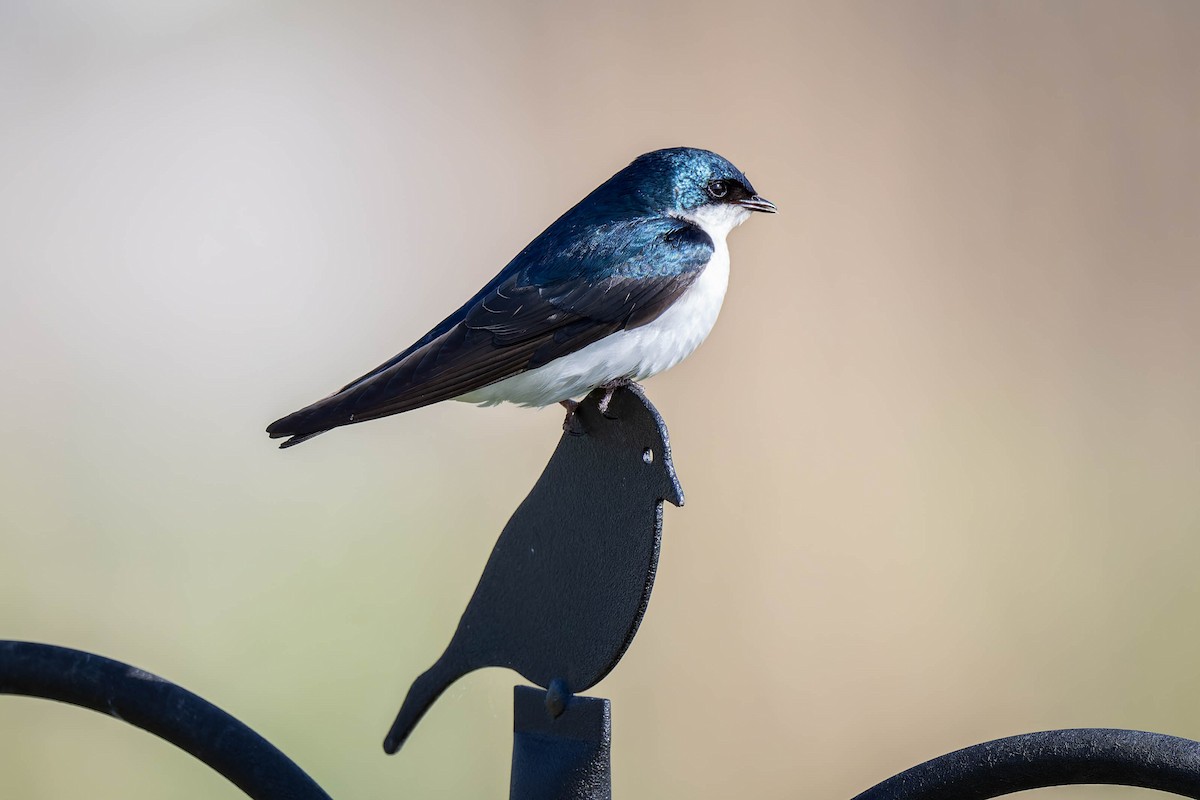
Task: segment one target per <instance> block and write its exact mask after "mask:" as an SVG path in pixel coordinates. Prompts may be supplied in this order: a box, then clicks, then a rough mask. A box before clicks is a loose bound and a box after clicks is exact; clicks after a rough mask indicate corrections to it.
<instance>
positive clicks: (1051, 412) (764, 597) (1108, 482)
mask: <svg viewBox="0 0 1200 800" xmlns="http://www.w3.org/2000/svg"><path fill="white" fill-rule="evenodd" d="M1197 34H1200V5H1197V4H1195V3H1191V2H1150V1H1149V0H1148V1H1147V2H1140V3H1127V2H1084V1H1083V0H1076V1H1074V2H1055V3H1050V2H1014V3H960V2H949V1H948V0H947V1H945V2H932V1H931V2H904V3H886V2H850V3H771V2H758V3H754V4H749V5H738V6H734V5H732V4H729V3H724V4H718V3H681V2H675V3H648V4H647V3H637V4H633V3H630V4H616V5H599V4H588V5H582V4H579V5H576V4H552V3H520V4H514V5H511V6H499V5H495V4H488V3H471V4H466V5H455V6H435V5H432V4H411V5H403V4H383V3H374V2H353V3H342V4H334V3H328V4H319V3H259V4H242V3H233V2H220V1H219V0H211V1H207V0H189V2H183V3H172V4H157V3H148V2H134V0H129V1H128V2H124V1H121V0H107V1H106V2H91V3H83V2H80V3H74V2H67V1H66V0H55V1H54V2H45V3H28V4H25V3H17V4H8V5H5V6H3V8H0V96H2V97H3V101H4V108H5V124H4V125H2V126H0V174H2V175H3V176H4V184H5V189H4V191H3V192H2V193H0V270H2V272H0V276H2V280H3V287H0V364H2V365H3V370H4V374H5V376H6V378H7V380H6V390H5V391H4V392H3V394H2V396H0V441H2V442H3V455H2V457H0V543H2V551H0V552H2V555H3V557H2V558H0V638H15V639H29V640H34V641H42V642H50V643H54V644H60V645H65V646H70V647H77V648H81V649H85V650H91V651H95V652H98V653H101V654H103V655H106V656H110V657H113V658H117V659H120V660H123V661H127V662H130V663H133V664H136V665H137V666H139V667H142V668H144V669H147V670H150V671H152V672H155V673H158V674H160V675H163V676H164V677H167V678H169V679H171V680H173V681H176V682H178V683H180V684H182V685H184V686H185V687H187V688H189V689H191V690H192V691H195V692H197V693H199V694H200V695H202V696H203V697H205V698H207V699H209V700H211V701H213V702H215V703H217V704H218V705H220V706H222V707H223V708H225V709H226V710H228V711H229V712H231V713H233V714H234V715H235V716H237V717H239V718H241V719H242V720H243V721H245V722H246V723H248V724H249V725H251V726H252V727H254V728H256V729H257V730H258V731H259V732H260V733H262V734H263V735H264V736H266V737H267V738H268V739H270V740H271V741H272V742H274V743H275V744H277V745H278V746H279V747H281V748H282V749H283V750H284V751H285V752H286V753H288V754H289V755H290V756H291V757H293V758H294V759H295V760H297V761H298V762H299V763H300V764H301V765H302V766H303V767H304V768H305V769H307V770H308V771H309V772H310V773H311V774H312V775H313V776H314V778H316V780H317V781H318V782H320V783H321V784H322V785H323V786H324V787H325V788H326V789H327V790H328V791H329V792H330V794H331V795H332V796H333V797H335V798H384V797H398V796H399V797H417V796H439V797H503V796H506V794H507V785H508V759H509V748H510V746H511V740H510V730H511V728H510V726H511V702H512V698H511V686H512V684H513V683H514V678H515V676H514V675H512V674H509V673H505V672H502V671H499V670H489V671H485V672H481V673H476V674H474V675H472V676H469V677H468V678H466V679H465V680H463V681H461V682H460V683H459V684H457V685H455V686H454V687H453V688H452V689H451V690H450V691H449V692H448V693H447V695H446V696H445V697H444V698H443V699H442V700H440V701H439V702H438V704H437V705H436V706H435V707H434V708H433V710H432V711H431V713H430V714H429V716H428V717H427V718H426V719H425V721H423V722H422V724H421V726H420V727H419V728H418V729H417V731H416V733H415V735H414V736H413V738H412V739H411V741H410V742H409V744H408V745H407V746H406V747H405V749H404V751H403V752H402V753H401V754H400V755H398V756H397V757H395V758H391V759H389V758H386V757H384V756H383V755H382V751H381V748H380V743H381V741H382V738H383V735H384V733H385V732H386V730H387V728H388V725H389V724H390V722H391V719H392V716H393V715H394V713H395V711H396V709H397V708H398V707H399V703H400V700H401V699H402V697H403V695H404V692H405V690H406V689H407V686H408V684H409V682H410V681H411V680H412V679H413V678H414V677H415V676H416V675H417V674H419V673H420V672H421V671H422V670H423V669H425V668H426V667H427V666H428V665H429V664H430V663H431V662H432V661H433V659H434V658H435V657H436V656H437V655H438V654H439V653H440V652H441V649H442V647H443V646H444V645H445V643H446V642H447V641H448V639H449V636H450V634H451V633H452V631H453V628H454V625H455V623H456V622H457V619H458V615H459V614H460V613H461V611H462V608H463V606H464V604H465V602H466V600H467V598H468V597H469V595H470V592H471V589H472V588H473V586H474V583H475V580H476V578H477V577H478V573H479V570H480V568H481V567H482V566H483V563H484V561H485V560H486V558H487V555H488V553H489V551H490V548H491V545H492V542H493V541H494V538H495V536H496V534H497V533H498V532H499V530H500V529H501V527H502V526H503V524H504V522H505V521H506V520H507V518H508V515H509V514H510V513H511V511H512V510H513V508H515V506H516V504H517V502H519V500H520V498H522V497H523V496H524V494H525V492H527V491H528V489H529V487H530V486H531V485H532V483H533V481H534V479H535V478H536V476H537V474H538V473H539V471H540V469H541V466H542V464H543V463H544V461H545V459H546V457H547V456H548V455H549V453H550V451H551V450H552V449H553V446H554V444H555V442H556V440H557V437H558V434H559V425H560V422H561V418H560V415H559V412H558V411H556V410H552V409H548V410H545V411H541V412H533V411H528V410H520V409H512V408H495V409H483V410H479V409H474V408H471V407H468V406H464V405H458V404H446V405H443V406H437V407H433V408H429V409H425V410H421V411H418V412H414V413H412V414H407V415H404V416H402V417H398V418H394V419H389V420H385V421H380V422H373V423H371V424H369V425H363V426H354V427H353V428H350V429H346V430H342V431H337V432H335V433H332V434H330V435H328V436H323V437H320V438H319V439H317V440H315V441H313V442H312V443H310V444H306V445H304V446H303V447H300V448H296V449H294V450H289V451H288V452H286V453H281V452H279V451H277V450H276V449H275V448H274V447H273V444H272V443H270V442H268V441H267V439H266V437H265V435H263V433H262V429H263V427H264V426H265V425H266V423H268V422H270V421H271V420H272V419H274V418H276V417H278V416H280V415H282V414H283V413H286V412H288V411H291V410H293V409H295V408H297V407H299V406H301V405H303V404H305V403H307V402H310V401H312V400H314V399H316V398H317V397H319V396H321V395H322V394H324V393H326V392H328V391H330V390H332V389H335V388H336V387H338V386H340V385H341V384H343V383H345V382H346V381H347V380H348V379H351V378H353V377H355V376H356V375H358V374H360V373H362V372H363V371H365V370H366V369H368V368H370V367H372V366H374V365H375V364H377V363H379V362H380V361H382V360H384V359H385V358H387V357H389V356H391V355H392V354H393V353H394V352H396V351H398V350H399V349H401V348H402V347H403V346H405V345H407V344H408V343H409V342H410V341H412V340H413V339H415V338H416V337H417V336H419V335H420V334H422V333H424V331H425V330H426V329H428V328H429V327H430V326H432V325H433V324H434V323H435V322H437V321H438V320H439V319H440V318H441V316H442V315H443V314H444V313H445V312H447V311H449V310H450V309H452V308H455V307H457V305H458V304H459V303H460V302H461V300H462V299H463V298H465V297H466V296H468V295H469V294H470V293H471V292H473V291H474V290H475V289H476V288H477V287H478V286H479V285H481V284H482V283H483V282H484V281H485V280H486V279H487V278H489V277H491V275H492V274H494V273H495V271H496V270H498V269H499V268H500V267H501V266H502V265H503V264H504V263H505V262H506V261H507V260H508V259H509V258H510V257H511V256H512V255H514V254H515V253H516V252H518V251H519V250H520V248H521V247H522V246H523V245H524V244H525V243H526V242H527V241H528V240H529V239H531V238H532V237H533V236H534V235H536V234H537V233H538V232H539V231H540V230H541V229H542V228H543V227H544V226H545V225H546V224H548V223H549V222H550V221H551V220H552V219H553V218H554V217H555V216H556V215H557V214H558V213H561V211H563V210H564V209H566V208H567V207H568V206H569V205H571V204H572V203H574V202H575V201H577V200H578V199H579V198H580V197H582V196H583V195H584V194H585V193H586V192H588V191H589V190H590V189H591V188H593V187H594V186H595V185H596V184H598V183H599V182H600V181H602V180H603V179H605V178H606V177H607V176H608V175H610V174H611V173H612V172H614V171H616V170H617V169H619V168H620V167H621V166H623V165H624V164H625V163H627V162H628V161H629V160H631V159H632V158H633V157H634V156H636V155H637V154H639V153H641V152H644V151H646V150H650V149H654V148H657V147H665V146H674V145H681V144H686V145H691V146H698V147H708V148H710V149H713V150H716V151H718V152H720V153H722V154H723V155H725V156H727V157H729V158H730V159H731V160H733V161H734V162H735V163H736V164H737V165H738V166H739V167H741V168H742V169H743V170H745V171H746V172H747V173H748V174H749V175H750V176H751V178H752V179H753V181H754V184H755V186H756V188H758V189H759V190H760V191H761V192H762V193H763V194H764V195H765V196H767V197H769V198H771V199H772V200H774V201H775V202H776V203H777V204H778V205H779V207H780V210H781V213H780V214H779V215H778V216H777V217H774V218H756V219H753V220H751V222H750V223H748V224H747V225H746V226H745V228H744V229H742V230H740V231H738V232H737V233H736V234H734V235H733V237H732V241H731V245H730V247H731V251H732V254H733V256H732V261H733V268H732V270H733V271H732V278H731V286H730V292H729V295H728V298H727V301H726V305H725V309H724V313H723V315H722V319H721V321H720V322H719V323H718V325H717V328H716V330H715V332H714V333H713V336H712V338H711V340H710V341H709V342H708V343H706V345H705V346H704V347H703V348H701V350H700V351H698V352H697V353H696V354H695V355H694V356H693V357H692V358H691V359H689V360H688V361H687V362H686V363H685V364H683V365H681V366H680V367H678V368H676V369H675V370H673V371H672V372H670V373H667V374H664V375H662V376H659V377H657V378H655V379H653V380H651V381H650V382H649V383H648V385H647V389H648V391H649V393H650V396H651V397H652V399H653V400H654V402H655V403H656V404H657V406H658V407H659V408H660V410H661V411H662V412H663V414H664V416H665V417H666V419H667V421H668V424H669V425H670V428H671V434H672V443H673V446H674V450H675V461H676V465H677V467H678V469H679V472H680V476H681V479H682V482H683V485H684V488H685V490H686V493H687V499H688V504H687V506H686V507H685V508H683V509H678V510H677V509H668V511H667V512H666V521H665V532H664V549H663V554H662V561H661V564H660V571H659V577H658V581H657V585H656V587H655V594H654V602H653V603H652V605H651V607H650V609H649V613H648V615H647V618H646V620H645V623H644V625H643V627H642V628H641V631H640V633H639V636H638V638H637V640H636V641H635V642H634V644H633V647H632V648H631V650H630V651H629V653H628V655H627V656H626V658H625V660H624V661H623V662H622V664H621V666H620V667H619V668H618V669H617V670H616V671H615V672H614V673H613V675H612V676H611V677H609V678H608V679H606V680H605V681H604V682H603V683H601V684H600V685H599V686H598V687H597V688H596V689H595V690H594V692H593V693H595V694H599V695H603V696H607V697H610V698H612V700H613V704H614V705H613V708H614V736H615V744H614V756H613V758H614V773H615V776H614V780H615V789H616V793H617V794H618V795H619V796H621V797H665V798H671V797H729V796H734V797H740V796H755V797H762V798H784V797H797V796H800V797H822V798H848V797H851V796H853V795H855V794H856V793H858V792H859V791H861V790H862V789H864V788H866V787H868V786H870V785H871V784H873V783H875V782H876V781H878V780H881V779H883V778H885V777H887V776H889V775H891V774H892V773H894V772H897V771H899V770H901V769H904V768H906V767H908V766H911V765H913V764H915V763H917V762H919V761H923V760H925V759H927V758H929V757H932V756H934V755H937V754H940V753H942V752H945V751H948V750H951V749H955V748H958V747H962V746H965V745H968V744H971V743H974V742H977V741H982V740H985V739H990V738H994V737H998V736H1004V735H1009V734H1014V733H1020V732H1025V731H1032V730H1039V729H1046V728H1055V727H1074V726H1109V727H1130V728H1143V729H1150V730H1157V731H1162V732H1166V733H1173V734H1177V735H1182V736H1188V737H1193V738H1200V692H1198V691H1197V689H1196V685H1195V675H1196V671H1197V667H1196V664H1197V661H1198V660H1200V645H1198V644H1197V638H1196V637H1195V636H1194V635H1193V634H1194V627H1195V620H1196V618H1197V610H1198V609H1200V586H1198V583H1197V580H1196V577H1195V574H1196V565H1197V563H1200V561H1198V559H1200V536H1198V535H1197V534H1198V533H1200V494H1198V489H1197V487H1198V486H1200V365H1198V358H1197V353H1198V351H1200V256H1198V254H1200V225H1198V224H1197V222H1198V220H1200V156H1198V155H1197V147H1196V141H1197V139H1196V131H1197V129H1198V127H1200V91H1198V86H1200V50H1197V48H1196V46H1195V42H1196V39H1197ZM0 706H2V709H3V713H0V796H4V797H14V798H16V797H21V798H32V799H34V800H40V799H41V798H59V797H68V796H74V795H79V794H83V793H86V794H88V795H89V796H94V797H112V798H117V797H120V798H130V799H133V798H143V797H145V798H160V797H172V798H181V799H182V798H217V797H228V798H235V797H239V796H241V795H240V793H239V792H238V791H237V790H236V789H234V788H233V787H232V786H231V785H229V784H226V783H225V782H224V781H223V780H222V779H221V778H219V777H217V776H216V775H214V774H212V773H210V772H209V771H208V770H207V769H206V768H204V767H203V766H201V765H200V764H198V763H197V762H194V761H193V760H192V759H190V758H189V757H187V756H185V755H183V754H181V753H179V752H177V751H175V750H174V749H173V748H171V747H170V746H168V745H166V744H164V743H162V742H160V741H158V740H156V739H154V738H153V737H151V736H149V735H147V734H144V733H141V732H140V731H136V730H134V729H132V728H130V727H129V726H126V725H123V724H122V723H119V722H117V721H115V720H111V719H107V718H104V717H101V716H99V715H97V714H94V713H91V712H85V711H82V710H78V709H73V708H68V707H65V706H59V705H55V704H51V703H46V702H43V701H33V700H29V699H18V698H7V699H2V700H0ZM1046 794H1047V795H1055V796H1059V797H1077V798H1082V797H1105V798H1116V797H1126V796H1134V795H1140V794H1144V793H1141V792H1134V791H1132V790H1125V789H1091V788H1089V789H1069V790H1055V791H1052V792H1047V793H1046Z"/></svg>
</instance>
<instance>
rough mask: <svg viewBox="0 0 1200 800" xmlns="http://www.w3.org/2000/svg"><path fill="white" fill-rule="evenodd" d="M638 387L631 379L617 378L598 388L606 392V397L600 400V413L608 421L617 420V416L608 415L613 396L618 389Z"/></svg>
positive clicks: (598, 406)
mask: <svg viewBox="0 0 1200 800" xmlns="http://www.w3.org/2000/svg"><path fill="white" fill-rule="evenodd" d="M636 385H637V384H635V383H634V382H633V381H632V380H630V379H629V378H617V379H616V380H612V381H609V382H608V383H602V384H600V386H599V387H598V388H600V389H603V390H604V397H601V398H600V403H599V404H598V405H597V406H596V407H597V408H599V409H600V413H601V414H603V415H604V416H605V417H607V418H608V419H616V416H615V415H613V414H610V413H608V407H609V405H610V404H611V403H612V399H613V395H614V394H615V393H616V391H617V389H624V388H625V387H627V386H636Z"/></svg>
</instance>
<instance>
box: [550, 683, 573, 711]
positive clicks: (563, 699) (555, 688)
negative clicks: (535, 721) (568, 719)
mask: <svg viewBox="0 0 1200 800" xmlns="http://www.w3.org/2000/svg"><path fill="white" fill-rule="evenodd" d="M570 699H571V692H570V690H568V689H567V684H566V682H565V681H563V679H562V678H555V679H554V680H552V681H550V686H549V687H548V688H547V689H546V710H547V711H548V712H550V716H551V717H553V718H554V719H558V718H559V717H561V716H562V713H563V712H564V711H566V710H567V701H568V700H570Z"/></svg>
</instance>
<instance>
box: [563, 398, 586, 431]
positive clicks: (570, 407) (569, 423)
mask: <svg viewBox="0 0 1200 800" xmlns="http://www.w3.org/2000/svg"><path fill="white" fill-rule="evenodd" d="M558 404H559V405H560V406H562V407H563V408H565V409H566V410H567V416H566V418H565V419H564V420H563V433H569V434H571V435H572V436H582V435H583V434H584V430H583V423H582V422H580V421H579V417H578V416H576V415H575V412H576V411H578V410H579V401H578V400H560V401H559V403H558Z"/></svg>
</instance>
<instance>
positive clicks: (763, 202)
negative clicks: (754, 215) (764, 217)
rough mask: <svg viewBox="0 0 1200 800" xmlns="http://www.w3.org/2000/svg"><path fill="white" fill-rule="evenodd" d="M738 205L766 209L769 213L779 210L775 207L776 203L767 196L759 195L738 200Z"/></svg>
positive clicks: (752, 208) (760, 209) (753, 209)
mask: <svg viewBox="0 0 1200 800" xmlns="http://www.w3.org/2000/svg"><path fill="white" fill-rule="evenodd" d="M738 205H739V206H741V207H742V208H748V209H750V210H751V211H765V212H767V213H768V214H774V213H775V212H776V211H778V209H776V208H775V204H774V203H772V202H771V201H770V200H768V199H767V198H765V197H759V196H758V195H754V196H752V197H747V198H746V199H745V200H738Z"/></svg>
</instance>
